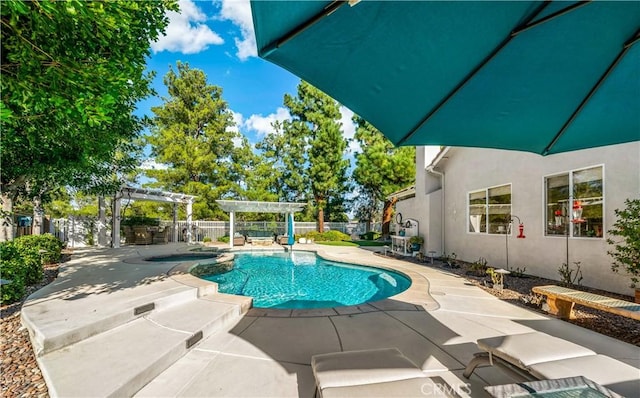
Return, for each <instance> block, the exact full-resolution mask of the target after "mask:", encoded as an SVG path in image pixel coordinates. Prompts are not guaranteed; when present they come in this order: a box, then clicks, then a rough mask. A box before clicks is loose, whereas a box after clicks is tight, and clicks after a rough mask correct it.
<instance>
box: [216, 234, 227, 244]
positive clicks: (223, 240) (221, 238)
mask: <svg viewBox="0 0 640 398" xmlns="http://www.w3.org/2000/svg"><path fill="white" fill-rule="evenodd" d="M218 242H223V243H229V235H225V236H221V237H219V238H218Z"/></svg>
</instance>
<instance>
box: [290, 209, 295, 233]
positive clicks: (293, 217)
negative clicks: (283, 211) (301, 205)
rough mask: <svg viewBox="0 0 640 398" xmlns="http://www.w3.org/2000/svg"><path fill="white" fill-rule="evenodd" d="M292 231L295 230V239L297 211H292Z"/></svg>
mask: <svg viewBox="0 0 640 398" xmlns="http://www.w3.org/2000/svg"><path fill="white" fill-rule="evenodd" d="M290 214H291V231H293V237H294V239H295V236H296V220H295V216H296V215H295V213H293V212H291V213H290Z"/></svg>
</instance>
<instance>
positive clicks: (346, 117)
mask: <svg viewBox="0 0 640 398" xmlns="http://www.w3.org/2000/svg"><path fill="white" fill-rule="evenodd" d="M340 114H341V115H342V117H341V118H340V123H342V132H343V133H344V138H346V139H348V140H349V150H350V151H351V153H355V152H360V149H361V148H360V144H359V143H358V141H356V140H354V139H353V137H354V136H355V134H356V125H355V124H354V123H353V120H351V118H352V117H353V112H352V111H351V109H349V108H347V107H345V106H340Z"/></svg>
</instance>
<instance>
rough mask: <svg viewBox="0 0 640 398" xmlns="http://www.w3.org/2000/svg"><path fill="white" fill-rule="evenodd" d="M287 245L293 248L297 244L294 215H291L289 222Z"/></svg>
mask: <svg viewBox="0 0 640 398" xmlns="http://www.w3.org/2000/svg"><path fill="white" fill-rule="evenodd" d="M287 235H288V238H287V244H288V245H289V246H293V244H294V243H296V237H295V235H294V231H293V214H289V222H288V223H287Z"/></svg>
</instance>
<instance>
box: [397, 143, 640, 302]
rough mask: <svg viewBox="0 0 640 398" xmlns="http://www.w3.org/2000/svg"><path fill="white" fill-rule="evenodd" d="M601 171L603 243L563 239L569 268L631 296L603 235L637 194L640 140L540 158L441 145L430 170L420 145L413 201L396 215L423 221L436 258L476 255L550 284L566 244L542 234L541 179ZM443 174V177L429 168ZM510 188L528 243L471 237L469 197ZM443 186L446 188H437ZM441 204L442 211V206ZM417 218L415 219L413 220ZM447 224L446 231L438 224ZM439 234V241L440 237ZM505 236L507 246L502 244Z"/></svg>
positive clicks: (587, 282) (589, 283) (403, 203)
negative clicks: (593, 168)
mask: <svg viewBox="0 0 640 398" xmlns="http://www.w3.org/2000/svg"><path fill="white" fill-rule="evenodd" d="M599 165H602V166H603V180H604V204H603V218H604V220H603V223H604V226H603V230H604V234H603V235H604V236H603V237H601V238H587V237H572V238H569V239H568V252H569V264H570V266H571V267H573V268H575V264H574V263H575V262H580V267H581V270H582V274H583V277H584V279H583V280H582V284H583V285H585V286H591V287H595V288H600V289H604V290H608V291H612V292H618V293H622V294H632V289H630V288H629V287H628V284H629V280H628V278H627V277H625V276H624V275H618V274H614V273H613V272H612V271H611V257H610V256H609V255H607V250H610V249H611V248H610V245H608V244H607V242H606V238H607V237H608V234H607V232H606V231H607V230H609V229H611V227H612V225H613V223H614V222H615V213H614V210H615V209H620V208H623V207H624V201H625V199H627V198H638V197H640V142H633V143H628V144H620V145H612V146H607V147H599V148H593V149H587V150H581V151H575V152H568V153H562V154H557V155H551V156H546V157H542V156H539V155H535V154H530V153H526V152H517V151H503V150H494V149H480V148H453V147H451V148H446V150H445V152H443V153H442V154H441V156H439V157H437V158H436V159H435V160H434V162H433V163H432V164H431V165H427V166H426V167H425V166H424V149H423V148H418V156H417V172H416V196H415V198H412V199H409V200H407V201H400V202H398V204H397V205H396V211H401V212H402V213H403V216H404V217H405V218H407V217H413V218H417V219H418V220H419V221H420V230H421V234H422V232H423V231H424V233H426V243H427V244H426V248H425V249H424V250H435V251H437V252H438V254H441V252H442V251H444V252H446V253H452V252H455V253H456V254H457V257H458V258H459V259H461V260H465V261H475V260H477V259H478V258H479V257H484V258H486V259H487V261H488V264H489V265H490V266H495V267H503V268H504V267H506V265H507V254H506V252H507V244H508V260H509V267H510V268H516V267H519V268H521V269H522V268H524V267H526V273H528V274H533V275H538V276H542V277H546V278H551V279H555V280H559V279H560V275H559V273H558V268H559V267H560V266H561V265H562V263H565V262H566V258H567V239H566V238H565V237H564V236H546V235H545V195H546V193H545V177H546V176H551V175H555V174H558V173H563V172H570V171H572V170H576V169H583V168H586V167H591V166H599ZM430 166H431V170H433V171H436V172H441V173H443V174H444V182H443V181H442V180H443V179H442V178H441V177H440V176H438V175H436V174H434V173H430V172H428V171H427V170H428V169H430ZM504 184H511V195H512V196H511V206H512V208H511V214H513V215H515V216H518V217H519V218H520V220H522V222H523V223H524V225H525V231H524V234H525V236H526V238H525V239H517V238H516V235H517V228H516V227H517V223H514V229H515V231H514V232H513V233H512V234H511V235H510V236H508V237H505V235H491V234H476V233H472V232H469V231H468V229H469V227H468V225H469V221H468V220H469V216H468V212H469V210H468V195H469V192H471V191H475V190H480V189H485V188H490V187H494V186H499V185H504ZM442 186H444V189H442ZM441 203H444V207H441V206H440V204H441ZM415 215H417V216H415ZM441 220H444V228H442V226H441V225H440V224H439V223H440V222H441ZM441 231H443V232H444V239H437V238H438V237H440V238H441V236H442V235H441V234H440V232H441ZM507 239H508V242H507Z"/></svg>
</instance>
